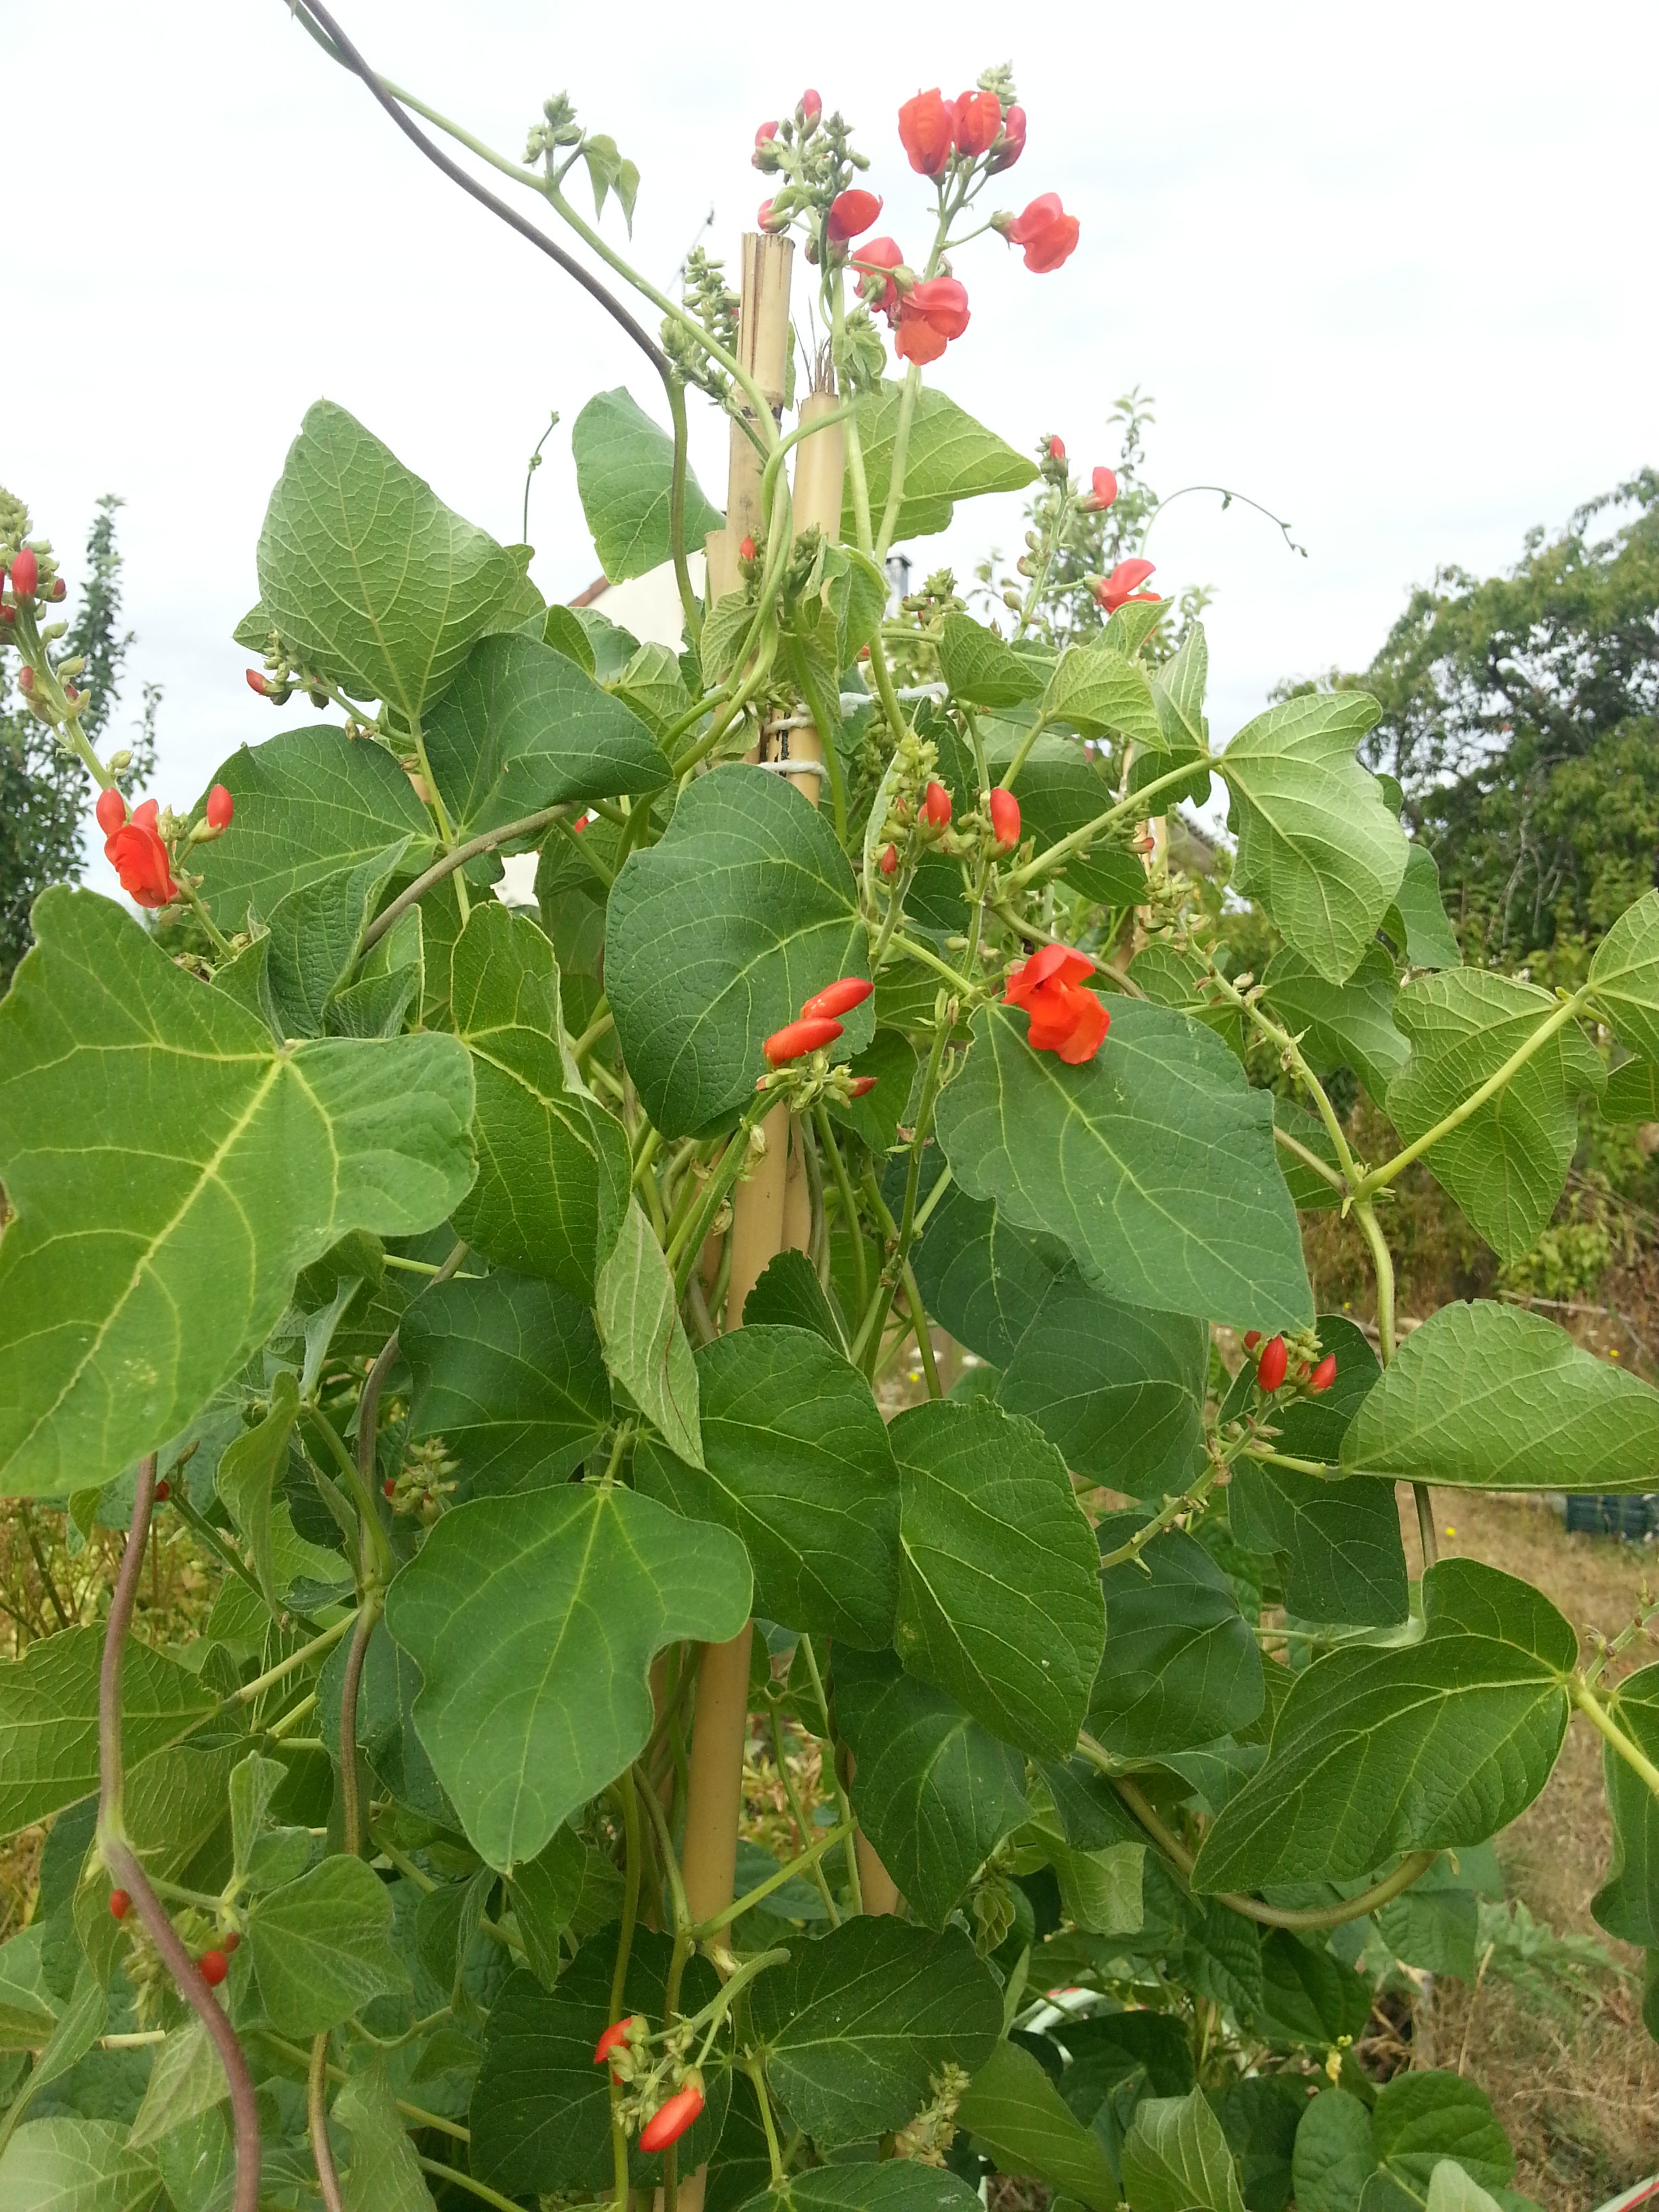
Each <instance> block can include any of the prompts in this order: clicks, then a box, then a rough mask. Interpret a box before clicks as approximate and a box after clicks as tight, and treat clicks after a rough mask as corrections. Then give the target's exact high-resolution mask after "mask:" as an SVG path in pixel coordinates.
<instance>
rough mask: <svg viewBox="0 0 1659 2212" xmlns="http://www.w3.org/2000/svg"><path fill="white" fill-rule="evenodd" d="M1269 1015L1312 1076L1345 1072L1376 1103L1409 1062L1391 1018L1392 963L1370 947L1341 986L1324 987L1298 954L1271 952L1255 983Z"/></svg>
mask: <svg viewBox="0 0 1659 2212" xmlns="http://www.w3.org/2000/svg"><path fill="white" fill-rule="evenodd" d="M1261 981H1262V987H1263V993H1264V995H1265V997H1266V999H1267V1009H1268V1012H1270V1013H1273V1014H1274V1015H1276V1016H1277V1017H1278V1018H1279V1021H1280V1022H1282V1023H1283V1024H1284V1025H1285V1028H1286V1029H1287V1030H1290V1032H1291V1035H1292V1036H1297V1037H1299V1038H1300V1039H1301V1042H1302V1050H1303V1053H1304V1055H1305V1057H1306V1059H1307V1061H1308V1064H1309V1066H1310V1067H1311V1068H1312V1069H1313V1072H1314V1073H1315V1074H1316V1075H1320V1076H1324V1075H1328V1074H1329V1073H1331V1071H1332V1069H1333V1068H1336V1067H1351V1068H1352V1070H1353V1072H1354V1073H1355V1074H1356V1075H1357V1076H1358V1078H1359V1079H1360V1081H1361V1082H1362V1083H1363V1084H1364V1086H1365V1088H1366V1090H1367V1091H1370V1095H1371V1097H1372V1098H1373V1099H1375V1100H1376V1101H1377V1102H1378V1103H1381V1102H1382V1101H1383V1099H1384V1098H1386V1097H1387V1096H1388V1091H1389V1084H1390V1083H1391V1082H1392V1081H1393V1080H1394V1079H1395V1076H1396V1075H1398V1074H1399V1073H1400V1071H1401V1068H1403V1067H1404V1066H1405V1065H1406V1062H1407V1060H1408V1059H1409V1058H1410V1057H1411V1047H1410V1045H1409V1044H1408V1043H1407V1041H1406V1039H1405V1037H1404V1036H1403V1035H1402V1034H1401V1030H1399V1029H1398V1028H1397V1027H1396V1025H1395V1018H1394V1009H1395V1000H1396V998H1397V997H1398V995H1399V994H1398V992H1397V991H1396V989H1395V980H1394V963H1393V962H1392V961H1391V960H1390V959H1389V956H1388V954H1387V952H1386V951H1384V950H1383V947H1382V945H1372V946H1371V948H1370V951H1368V952H1367V953H1366V954H1365V955H1364V958H1363V959H1362V960H1361V961H1360V963H1359V965H1358V968H1357V969H1355V970H1354V972H1353V974H1352V975H1350V976H1349V978H1348V980H1347V981H1346V983H1332V982H1328V981H1327V980H1326V978H1325V977H1324V976H1323V975H1321V974H1320V972H1319V970H1318V969H1316V967H1315V966H1314V964H1313V963H1312V962H1311V961H1310V960H1306V959H1304V957H1303V956H1302V955H1301V954H1300V953H1299V952H1293V951H1290V950H1289V949H1288V948H1287V949H1286V950H1285V951H1282V952H1279V953H1275V954H1274V956H1273V959H1272V960H1270V961H1269V962H1268V963H1267V972H1266V973H1265V974H1264V975H1263V976H1262V978H1261Z"/></svg>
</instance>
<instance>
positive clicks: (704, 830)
mask: <svg viewBox="0 0 1659 2212" xmlns="http://www.w3.org/2000/svg"><path fill="white" fill-rule="evenodd" d="M865 970H866V948H865V929H864V924H863V922H862V921H861V920H860V916H859V912H858V902H857V898H856V895H855V891H854V883H853V871H852V868H851V867H850V866H849V865H848V860H847V855H846V854H844V853H843V852H842V849H841V848H840V846H839V845H838V844H837V843H836V833H835V831H834V829H832V828H831V827H830V824H829V820H828V818H827V817H825V816H823V815H821V814H819V813H818V812H817V810H816V809H815V808H814V807H812V806H811V805H809V803H808V802H807V801H806V800H805V799H803V798H802V797H801V795H800V793H799V792H798V791H795V790H793V789H792V788H791V787H790V786H789V785H788V783H787V782H786V781H785V780H784V778H783V777H782V776H781V775H766V774H764V773H763V770H761V769H757V768H747V767H744V766H742V765H740V764H739V765H734V766H732V767H728V768H718V769H714V771H713V773H712V774H711V775H705V776H700V777H698V778H696V780H695V781H693V782H692V783H691V784H690V786H689V787H687V789H686V790H685V792H684V793H683V794H682V796H681V799H680V802H679V805H678V806H677V807H676V808H675V810H674V818H673V820H672V822H671V823H670V824H669V826H668V831H667V834H666V836H665V837H664V838H663V840H662V842H661V843H660V844H658V845H653V847H652V848H650V850H649V851H647V852H642V853H641V852H636V853H632V854H629V858H628V860H627V862H626V863H625V865H624V866H623V871H622V872H621V874H620V875H619V876H618V877H617V881H616V884H615V886H614V888H613V889H612V890H611V900H610V907H609V914H608V919H607V922H606V954H605V988H606V990H607V991H608V993H609V994H610V998H611V1010H612V1012H614V1013H615V1015H616V1018H617V1036H618V1037H619V1038H620V1039H621V1041H622V1048H623V1056H624V1058H625V1059H626V1060H627V1062H628V1070H629V1074H630V1075H631V1076H632V1077H633V1079H634V1081H635V1084H636V1085H637V1086H638V1088H639V1093H640V1097H641V1099H642V1101H643V1102H644V1103H645V1107H646V1110H647V1112H648V1113H649V1115H650V1116H651V1118H652V1120H653V1121H654V1122H655V1123H656V1125H657V1127H659V1129H660V1130H661V1131H662V1133H663V1134H664V1135H665V1137H676V1136H684V1135H686V1134H687V1133H689V1132H690V1131H692V1130H701V1129H706V1128H708V1127H711V1126H712V1125H713V1124H714V1123H715V1122H717V1121H720V1118H721V1117H722V1116H723V1115H729V1114H730V1113H731V1112H732V1109H733V1108H735V1107H738V1106H744V1105H747V1104H748V1103H749V1102H750V1099H751V1098H752V1097H754V1091H755V1080H756V1078H757V1076H759V1075H762V1074H763V1073H765V1067H766V1062H765V1060H764V1058H763V1054H762V1052H761V1046H762V1044H763V1042H764V1040H765V1039H766V1038H767V1037H768V1036H770V1034H771V1032H772V1031H773V1030H776V1029H781V1027H782V1025H783V1024H784V1023H786V1022H788V1021H793V1019H794V1018H795V1016H796V1015H797V1014H798V1013H799V1011H800V1007H801V1003H802V1001H803V1000H805V999H807V998H809V997H810V996H811V994H812V993H813V992H814V991H820V990H822V989H823V987H824V985H825V984H826V983H830V982H833V981H835V980H836V977H837V976H840V975H862V974H864V973H865ZM874 1027H875V1018H874V1016H873V1014H872V1012H871V1011H870V1008H869V1006H867V1005H866V1006H860V1007H859V1008H857V1009H855V1010H854V1012H852V1013H850V1014H848V1016H847V1018H846V1029H847V1035H846V1037H845V1038H844V1040H843V1041H842V1044H841V1045H840V1047H839V1048H838V1049H839V1050H840V1051H842V1053H844V1054H847V1053H854V1052H858V1051H860V1050H861V1049H862V1048H863V1047H864V1046H865V1045H866V1044H868V1042H870V1039H871V1036H872V1034H873V1031H874Z"/></svg>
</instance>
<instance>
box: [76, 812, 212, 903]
mask: <svg viewBox="0 0 1659 2212" xmlns="http://www.w3.org/2000/svg"><path fill="white" fill-rule="evenodd" d="M93 811H94V814H95V815H96V816H97V818H98V827H99V828H100V829H101V830H102V831H103V833H104V858H105V859H106V860H107V861H108V862H109V864H110V866H112V868H113V869H114V871H115V872H116V874H117V875H118V877H119V878H120V879H121V888H122V890H124V891H125V893H126V895H127V896H128V897H129V898H130V899H131V900H133V901H134V902H135V903H136V904H137V905H139V906H143V907H163V906H167V905H169V904H170V903H171V902H172V901H173V900H174V899H176V898H177V897H178V896H179V886H178V884H176V883H174V881H173V859H172V855H171V854H169V853H168V851H167V841H166V839H165V838H164V837H163V836H162V835H161V830H160V829H158V828H157V826H156V823H157V819H158V817H159V816H160V814H161V805H160V802H159V801H158V800H156V799H145V800H144V801H143V804H142V805H137V806H135V807H134V808H133V810H132V812H131V817H129V815H128V813H127V802H126V800H125V799H124V798H123V797H122V795H121V793H119V792H118V790H117V789H116V787H115V786H114V785H113V784H111V785H110V786H109V787H108V788H107V789H106V790H104V791H100V793H99V794H98V804H97V805H96V806H95V807H94V810H93ZM235 811H236V803H235V801H234V799H232V797H231V795H230V793H228V791H227V790H226V789H225V787H224V786H223V784H222V783H216V784H215V785H214V787H213V788H212V790H211V791H210V792H209V793H208V795H207V805H206V808H205V809H204V823H203V824H202V826H201V827H200V828H199V829H198V830H197V837H196V841H195V842H198V843H199V842H201V841H202V840H203V839H204V838H206V837H218V836H222V835H223V834H224V832H225V831H226V830H227V829H228V828H229V827H230V820H231V817H232V815H233V814H234V812H235Z"/></svg>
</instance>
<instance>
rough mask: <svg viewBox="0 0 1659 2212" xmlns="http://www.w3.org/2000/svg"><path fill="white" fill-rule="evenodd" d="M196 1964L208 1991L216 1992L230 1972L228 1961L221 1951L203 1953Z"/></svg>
mask: <svg viewBox="0 0 1659 2212" xmlns="http://www.w3.org/2000/svg"><path fill="white" fill-rule="evenodd" d="M196 1963H197V1966H199V1967H200V1968H201V1972H202V1979H203V1980H204V1982H205V1983H206V1984H207V1985H208V1987H209V1988H210V1990H216V1989H217V1988H218V1986H219V1984H220V1983H221V1982H222V1981H223V1979H224V1978H225V1976H226V1975H227V1974H228V1972H230V1961H229V1960H228V1958H226V1956H225V1954H224V1953H223V1952H222V1951H204V1952H203V1954H202V1955H201V1957H200V1958H199V1959H198V1960H197V1961H196Z"/></svg>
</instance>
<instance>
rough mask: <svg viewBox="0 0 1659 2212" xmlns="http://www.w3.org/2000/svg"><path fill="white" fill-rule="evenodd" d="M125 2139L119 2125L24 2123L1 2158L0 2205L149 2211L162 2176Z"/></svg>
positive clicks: (72, 2119) (72, 2120)
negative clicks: (130, 2148) (131, 2148)
mask: <svg viewBox="0 0 1659 2212" xmlns="http://www.w3.org/2000/svg"><path fill="white" fill-rule="evenodd" d="M126 2137H127V2130H126V2124H125V2121H122V2120H105V2119H82V2118H80V2117H79V2116H78V2115H76V2114H75V2113H70V2112H54V2113H53V2114H52V2117H51V2118H49V2119H44V2120H27V2121H25V2123H24V2124H23V2125H22V2126H21V2127H20V2128H19V2129H18V2130H17V2132H16V2133H15V2135H14V2136H12V2138H11V2140H10V2142H8V2143H7V2145H6V2147H5V2149H4V2151H3V2153H0V2203H4V2205H5V2207H6V2212H149V2208H150V2207H151V2206H152V2205H153V2204H154V2203H155V2201H156V2199H157V2197H160V2195H161V2174H160V2173H159V2172H157V2170H156V2168H155V2165H154V2164H153V2163H152V2161H151V2160H149V2158H147V2157H144V2156H143V2155H142V2154H140V2153H139V2152H137V2151H135V2150H129V2149H128V2148H127V2140H126Z"/></svg>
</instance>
